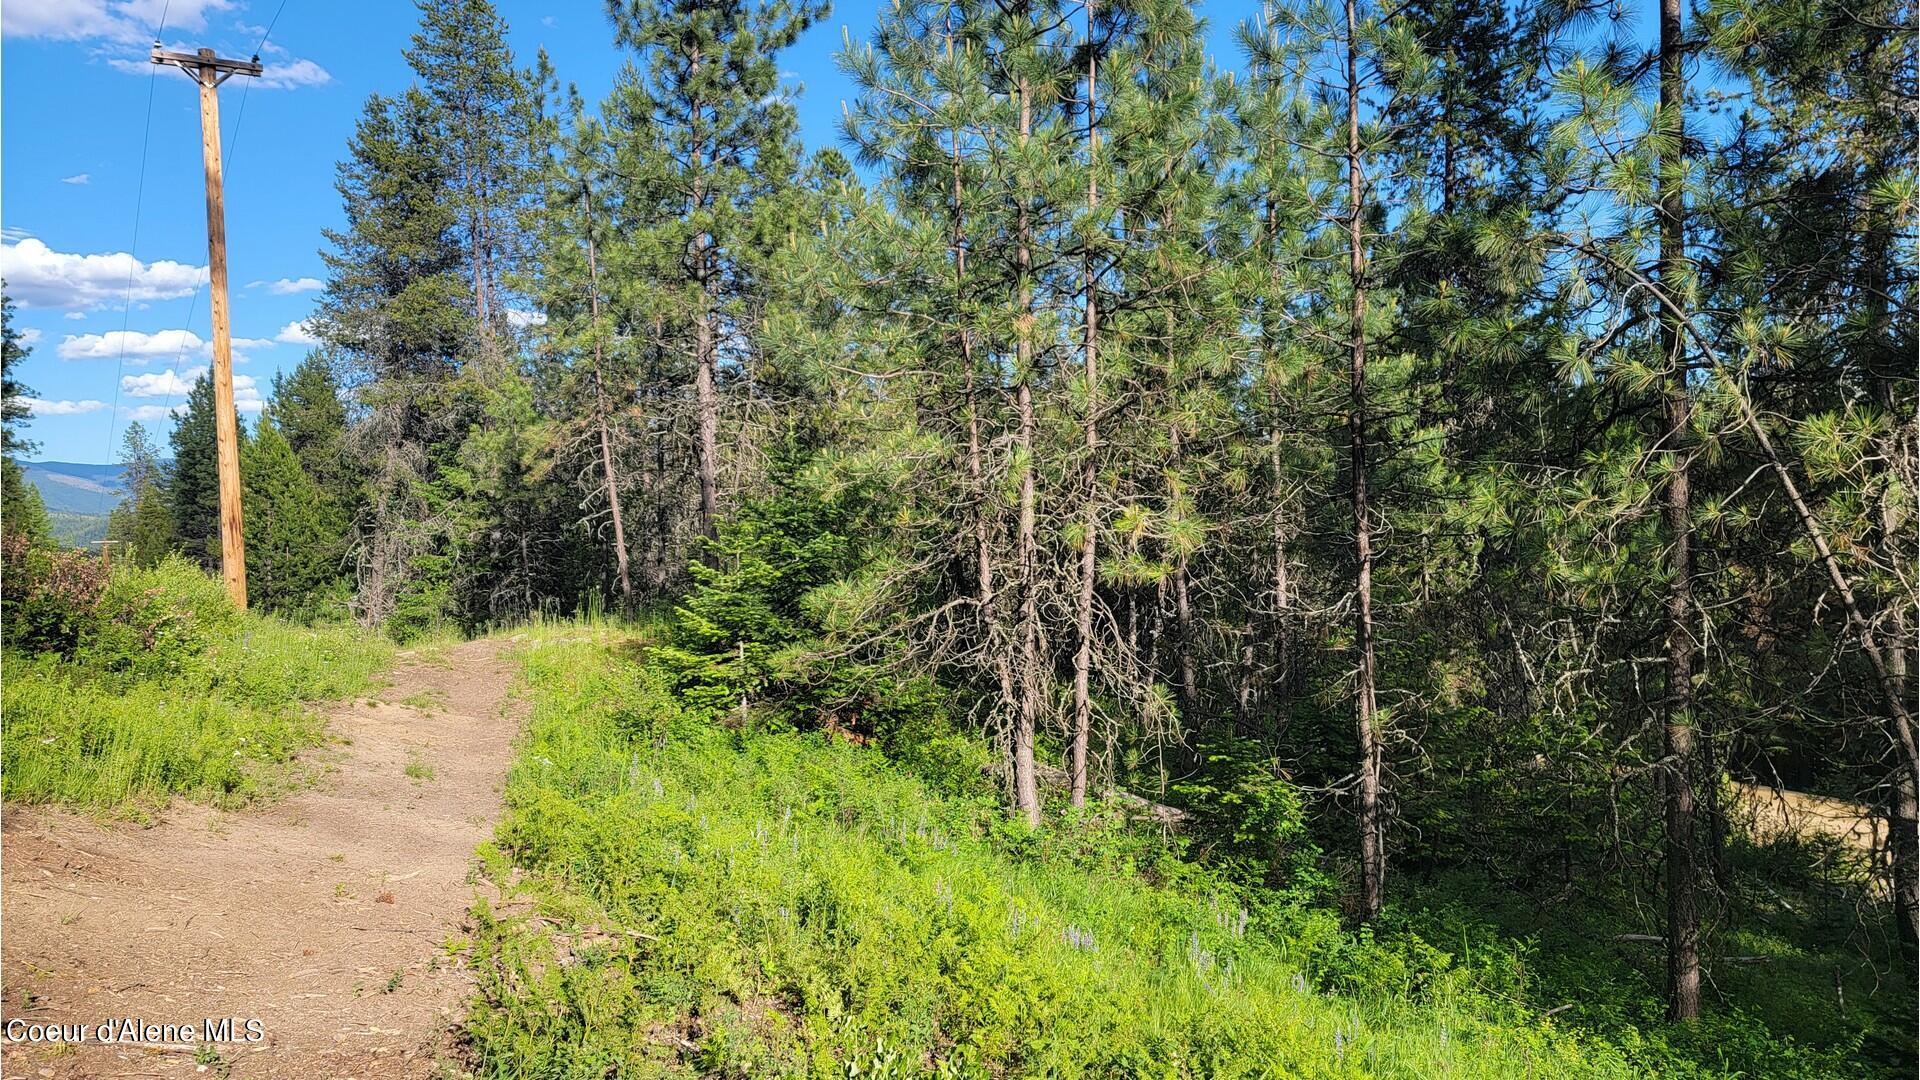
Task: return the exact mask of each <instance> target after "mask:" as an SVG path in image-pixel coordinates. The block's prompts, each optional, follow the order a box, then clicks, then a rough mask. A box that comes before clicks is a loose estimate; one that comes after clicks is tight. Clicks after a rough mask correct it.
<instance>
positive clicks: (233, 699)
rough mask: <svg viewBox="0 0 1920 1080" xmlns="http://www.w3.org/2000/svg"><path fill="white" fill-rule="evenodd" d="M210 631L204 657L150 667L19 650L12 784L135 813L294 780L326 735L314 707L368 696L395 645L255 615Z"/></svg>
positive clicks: (8, 709) (7, 787)
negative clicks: (305, 756)
mask: <svg viewBox="0 0 1920 1080" xmlns="http://www.w3.org/2000/svg"><path fill="white" fill-rule="evenodd" d="M169 573H173V572H172V571H169ZM138 583H139V584H140V585H141V586H142V587H143V588H145V589H147V590H148V591H149V592H154V593H164V592H165V590H167V589H169V588H171V587H172V582H171V579H170V578H167V577H164V576H157V577H155V578H154V579H153V580H151V581H148V580H140V581H139V582H138ZM209 625H210V626H211V629H209V630H208V631H207V633H206V637H205V640H204V641H201V642H200V643H199V647H198V648H197V650H196V651H193V652H191V653H190V654H188V655H185V656H184V659H182V660H181V661H180V662H178V663H171V662H170V663H168V664H166V665H153V666H152V668H151V669H149V668H142V667H140V666H139V665H138V664H137V663H136V664H134V665H131V666H129V665H125V664H116V663H109V662H105V661H101V660H100V659H99V658H98V657H91V658H90V657H89V656H87V655H83V657H82V659H79V660H67V659H62V658H60V657H58V656H55V655H41V656H19V655H16V654H14V653H9V654H8V655H7V656H6V657H5V669H6V671H5V674H6V677H5V680H4V686H0V708H3V709H4V710H5V716H6V724H5V727H4V730H3V731H0V759H3V766H0V767H3V768H4V772H3V773H0V792H3V793H4V795H5V798H6V799H8V800H9V801H14V802H55V803H65V804H70V805H77V806H84V807H89V808H94V809H99V810H105V811H110V812H115V813H124V814H129V815H132V816H141V815H144V814H145V813H146V812H148V811H149V810H151V809H153V808H155V807H157V806H159V805H162V804H164V803H165V801H166V800H167V799H168V798H169V797H171V796H174V795H182V796H185V797H187V798H190V799H195V800H199V801H206V802H212V803H215V804H217V805H222V806H232V805H238V804H241V803H245V802H247V801H249V800H252V799H255V798H258V797H260V796H262V795H264V794H267V793H270V792H272V791H274V790H277V789H279V788H281V787H283V786H284V785H286V784H287V783H288V782H289V781H290V780H291V779H292V777H293V776H294V768H293V763H294V762H295V759H296V757H297V755H299V754H300V753H301V752H302V751H303V750H305V749H307V748H309V747H312V746H314V745H316V744H318V743H319V742H321V741H322V740H323V739H324V737H325V730H324V726H323V725H322V723H321V722H320V720H319V719H318V718H317V717H316V716H315V715H314V714H313V713H312V711H311V710H310V709H309V708H307V707H306V706H307V703H309V702H314V701H321V700H326V699H332V698H340V697H346V696H349V695H352V694H355V693H358V692H360V691H361V690H362V689H363V688H364V687H365V686H366V685H367V684H368V683H369V681H370V680H371V678H372V676H373V674H374V673H375V672H376V671H378V670H379V669H380V668H382V667H383V666H385V664H386V663H387V661H388V658H389V656H390V655H391V653H392V647H391V646H390V645H389V644H387V643H386V642H385V641H384V640H382V639H380V638H378V637H377V636H375V635H369V634H367V633H366V632H364V631H363V630H360V629H357V628H353V627H346V626H322V627H313V628H308V627H298V626H293V625H290V624H288V623H285V622H282V621H280V620H278V619H275V618H273V617H271V616H264V615H257V614H248V615H244V616H239V617H235V618H228V619H225V620H218V621H215V622H212V623H210V624H209Z"/></svg>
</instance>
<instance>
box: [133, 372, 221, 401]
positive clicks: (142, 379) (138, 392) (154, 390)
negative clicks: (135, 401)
mask: <svg viewBox="0 0 1920 1080" xmlns="http://www.w3.org/2000/svg"><path fill="white" fill-rule="evenodd" d="M206 373H207V369H206V368H203V367H197V368H188V369H187V370H185V371H152V372H147V373H146V374H143V375H122V376H121V377H120V393H121V395H122V396H124V397H136V398H145V397H186V396H187V393H188V391H190V390H192V389H193V382H194V380H195V379H198V378H199V377H200V376H202V375H205V374H206Z"/></svg>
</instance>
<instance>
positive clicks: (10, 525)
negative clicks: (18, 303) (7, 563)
mask: <svg viewBox="0 0 1920 1080" xmlns="http://www.w3.org/2000/svg"><path fill="white" fill-rule="evenodd" d="M32 351H33V350H32V348H30V347H29V346H28V345H27V344H26V343H25V341H24V340H23V339H22V336H21V334H20V331H19V330H18V329H17V328H15V327H14V325H13V299H12V298H11V297H9V296H8V295H7V294H6V293H5V292H4V291H0V523H3V524H0V527H4V528H5V529H6V531H8V532H10V533H21V534H24V535H26V536H28V537H30V538H31V539H32V540H33V541H34V542H35V543H42V544H45V543H51V542H52V527H51V526H50V525H49V523H48V520H47V508H46V505H45V503H44V502H42V501H41V498H40V491H39V489H37V488H35V487H34V486H33V483H32V482H31V481H29V480H28V479H27V474H26V470H24V469H22V468H21V467H20V463H19V461H18V460H17V458H18V457H19V455H21V454H30V453H32V452H33V450H34V444H33V443H31V442H28V441H27V440H26V438H25V437H24V436H22V435H21V434H20V428H21V427H23V426H24V425H25V422H26V419H27V417H29V416H31V415H33V410H32V409H31V408H29V407H28V405H27V401H26V399H27V398H29V397H31V396H33V391H32V390H31V389H30V388H28V387H27V386H26V384H24V383H22V382H21V381H20V376H19V373H18V372H17V371H16V370H15V369H16V368H18V367H19V366H20V364H21V363H22V362H24V361H25V360H26V358H27V354H28V353H31V352H32Z"/></svg>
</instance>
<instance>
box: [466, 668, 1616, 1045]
mask: <svg viewBox="0 0 1920 1080" xmlns="http://www.w3.org/2000/svg"><path fill="white" fill-rule="evenodd" d="M525 655H526V667H525V675H524V678H525V689H526V692H527V694H528V696H529V697H530V699H531V705H532V708H531V713H530V716H529V720H528V728H527V731H526V734H525V736H524V743H523V746H522V749H521V752H520V754H519V756H518V760H517V763H516V764H515V766H514V767H513V770H512V773H511V775H510V777H509V781H508V789H507V799H508V811H507V814H506V817H505V818H504V820H503V821H502V823H501V825H500V827H499V830H498V833H497V839H496V843H495V845H493V846H490V847H489V848H487V849H483V856H484V858H485V860H486V864H487V866H488V872H489V875H490V876H491V878H492V880H493V881H494V882H495V883H496V885H497V886H498V888H499V890H500V896H501V899H500V901H499V903H497V904H486V903H482V904H481V905H479V907H478V909H477V911H476V915H477V921H478V925H479V927H480V929H479V932H478V935H477V937H476V939H475V941H474V943H473V956H474V959H475V962H476V963H475V966H476V970H477V972H478V974H479V980H480V993H479V995H478V996H477V997H476V999H475V1003H474V1005H473V1009H472V1013H471V1016H470V1020H469V1026H468V1031H469V1033H470V1036H471V1040H472V1047H473V1050H474V1053H475V1056H476V1064H477V1066H478V1069H479V1072H480V1075H483V1076H488V1077H523V1076H525V1077H532V1076H538V1077H583V1078H584V1077H601V1076H606V1075H613V1074H615V1073H617V1074H618V1075H623V1076H656V1075H657V1076H668V1075H707V1076H745V1075H754V1076H791V1077H828V1076H832V1077H851V1076H861V1077H907V1076H937V1077H990V1076H991V1077H1001V1076H1018V1077H1110V1076H1129V1077H1219V1078H1232V1077H1283V1076H1284V1077H1370V1076H1380V1077H1423V1078H1424V1077H1447V1076H1456V1077H1505V1076H1513V1077H1583V1076H1633V1075H1647V1074H1649V1073H1648V1071H1647V1070H1645V1069H1642V1068H1640V1067H1638V1066H1637V1065H1636V1063H1635V1061H1634V1060H1633V1058H1632V1056H1631V1053H1630V1050H1623V1049H1622V1048H1620V1047H1618V1046H1615V1045H1611V1044H1605V1043H1599V1042H1595V1041H1592V1040H1589V1039H1587V1038H1584V1037H1582V1036H1581V1035H1579V1034H1577V1033H1574V1032H1570V1031H1567V1030H1564V1029H1560V1028H1558V1027H1556V1026H1555V1025H1554V1023H1553V1022H1552V1021H1549V1020H1542V1019H1541V1018H1540V1017H1539V1016H1538V1014H1537V1013H1530V1012H1527V1011H1524V1010H1523V1009H1522V1008H1521V1007H1519V1006H1518V1005H1517V1004H1515V1003H1512V1002H1508V1001H1503V1000H1502V999H1501V998H1500V997H1499V996H1498V995H1496V994H1492V993H1489V992H1487V991H1486V990H1485V989H1484V988H1483V986H1482V984H1480V983H1479V982H1476V981H1475V980H1473V979H1470V978H1467V977H1466V976H1465V974H1464V973H1456V974H1452V975H1450V974H1447V973H1445V972H1443V971H1442V972H1441V973H1440V974H1438V975H1435V974H1434V972H1435V971H1438V970H1440V966H1438V965H1436V966H1431V967H1429V969H1428V970H1427V971H1426V972H1424V973H1421V974H1419V975H1418V976H1410V977H1409V978H1408V979H1407V980H1404V981H1402V982H1400V983H1398V984H1394V983H1393V982H1392V980H1391V978H1388V979H1386V980H1375V981H1374V982H1373V983H1372V984H1371V985H1375V986H1379V987H1382V988H1383V989H1380V990H1377V991H1375V992H1370V993H1365V994H1345V995H1335V994H1331V993H1328V992H1326V991H1324V990H1322V989H1321V986H1322V985H1323V984H1322V983H1321V982H1320V981H1319V980H1317V979H1315V978H1312V977H1310V976H1309V971H1308V966H1309V957H1310V956H1312V955H1321V954H1324V953H1325V952H1326V943H1325V941H1322V940H1316V938H1321V937H1324V936H1326V935H1329V934H1333V935H1338V929H1337V926H1336V925H1334V924H1333V922H1332V919H1331V916H1330V915H1327V914H1326V913H1324V912H1304V911H1299V910H1294V909H1288V908H1283V907H1279V906H1274V905H1263V903H1262V901H1261V899H1260V897H1259V896H1258V895H1256V894H1254V893H1249V892H1242V891H1239V890H1236V889H1235V888H1233V887H1232V886H1230V885H1229V884H1228V883H1227V882H1226V881H1224V880H1223V879H1219V878H1216V877H1214V876H1213V875H1211V874H1209V873H1208V872H1206V871H1205V870H1203V869H1200V868H1198V867H1196V866H1194V865H1193V864H1191V863H1187V862H1183V861H1181V860H1179V859H1176V858H1173V857H1172V856H1171V855H1168V854H1165V853H1164V852H1163V849H1161V848H1159V847H1157V846H1156V845H1154V844H1152V843H1143V842H1140V841H1139V840H1138V839H1137V838H1133V837H1130V836H1128V835H1127V834H1124V833H1120V832H1116V831H1108V832H1106V833H1101V832H1100V831H1098V830H1095V831H1094V832H1093V833H1092V834H1091V836H1089V835H1088V834H1085V833H1082V834H1079V835H1077V836H1075V837H1073V838H1070V839H1061V838H1060V837H1057V836H1049V835H1047V834H1028V833H1026V832H1025V831H1024V830H1023V829H1018V828H1010V827H1008V826H1006V825H1005V824H1003V821H1004V817H1003V815H1001V814H999V813H998V812H997V810H996V809H995V808H994V807H993V806H992V805H991V802H990V801H989V800H985V799H981V798H977V797H968V796H966V795H955V794H941V793H939V792H938V791H936V790H935V789H934V788H933V787H931V786H929V785H928V784H927V783H925V782H923V781H922V780H921V779H919V778H918V777H917V776H915V775H911V774H909V773H908V772H907V771H905V770H903V769H902V768H900V767H898V766H896V765H893V764H890V763H889V762H888V761H887V760H886V759H885V758H884V757H882V756H881V755H880V754H878V753H876V752H873V751H870V750H862V749H855V748H852V747H848V746H844V745H837V744H830V743H828V742H825V741H823V740H822V739H821V738H820V736H818V735H809V734H797V733H784V734H783V733H768V732H753V733H743V732H734V731H729V730H726V729H723V728H716V727H712V726H708V725H703V724H696V723H692V722H690V721H688V720H686V719H685V718H683V717H682V716H681V713H680V710H679V707H678V705H677V704H676V702H675V701H674V699H673V698H672V696H671V695H670V694H669V693H668V692H667V690H666V689H665V684H664V682H663V681H662V680H661V679H660V678H659V677H658V676H657V675H656V674H655V673H653V672H651V671H649V670H648V669H647V668H645V667H644V666H641V665H638V664H635V663H632V662H630V661H628V660H625V659H622V658H620V657H619V656H617V655H616V653H615V651H614V650H613V649H612V648H611V647H610V646H609V645H608V644H605V643H601V644H596V643H592V642H587V641H580V640H574V641H554V640H548V641H540V642H536V643H534V644H532V645H530V646H528V648H527V649H526V651H525ZM1388 987H1390V989H1387V988H1388Z"/></svg>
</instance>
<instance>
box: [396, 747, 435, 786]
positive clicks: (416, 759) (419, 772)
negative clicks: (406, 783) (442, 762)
mask: <svg viewBox="0 0 1920 1080" xmlns="http://www.w3.org/2000/svg"><path fill="white" fill-rule="evenodd" d="M402 771H403V772H405V773H406V774H407V779H409V780H412V781H413V782H414V783H416V784H424V783H426V782H427V781H429V780H431V779H433V766H431V765H429V764H427V762H426V760H425V759H424V758H422V757H421V756H420V755H419V754H418V753H414V754H413V755H411V756H410V757H408V758H407V767H406V768H405V769H404V770H402Z"/></svg>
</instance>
